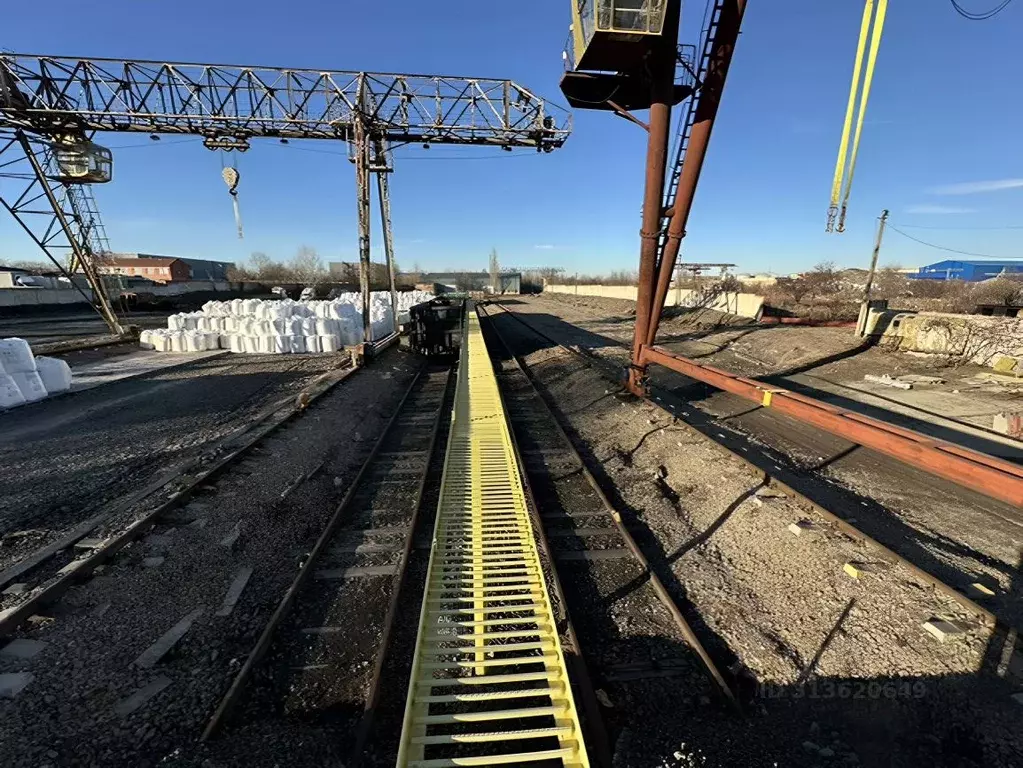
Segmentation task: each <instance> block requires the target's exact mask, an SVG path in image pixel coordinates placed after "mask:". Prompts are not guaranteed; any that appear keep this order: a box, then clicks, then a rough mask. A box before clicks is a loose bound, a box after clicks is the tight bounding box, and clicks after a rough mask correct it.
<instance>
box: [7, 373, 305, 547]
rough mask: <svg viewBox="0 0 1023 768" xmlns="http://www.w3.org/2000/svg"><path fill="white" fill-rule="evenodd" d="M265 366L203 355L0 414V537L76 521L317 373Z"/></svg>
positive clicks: (204, 445) (218, 435)
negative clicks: (181, 365)
mask: <svg viewBox="0 0 1023 768" xmlns="http://www.w3.org/2000/svg"><path fill="white" fill-rule="evenodd" d="M266 365H267V363H266V361H265V360H264V361H256V360H253V361H245V360H236V359H235V358H230V362H227V361H225V360H219V361H210V362H209V363H206V364H201V363H200V364H198V365H196V366H195V367H194V368H186V369H177V370H176V371H173V372H165V373H161V372H154V374H153V375H151V376H147V377H142V378H138V379H132V380H130V381H125V382H123V383H119V382H114V383H111V384H108V385H104V386H102V387H97V388H96V389H91V390H86V391H84V392H82V393H80V394H75V395H70V396H67V397H62V398H57V399H54V400H51V401H44V402H42V403H39V404H37V405H34V406H31V407H28V408H25V409H19V410H15V411H12V412H9V413H6V414H4V415H3V430H2V432H0V499H2V501H0V536H3V535H5V534H7V533H11V532H14V531H18V530H20V529H22V528H25V527H32V526H40V525H41V526H45V527H47V528H60V527H61V526H65V525H71V524H74V523H77V522H80V521H81V520H83V519H85V518H86V517H87V516H88V514H87V513H88V512H89V511H90V510H95V509H96V508H98V507H99V506H101V505H102V504H104V503H106V502H108V501H109V500H111V499H113V498H116V497H117V496H119V495H121V494H123V493H126V492H127V491H129V490H131V489H133V488H135V487H137V486H138V485H139V484H140V483H141V482H144V481H145V480H147V479H149V478H150V477H151V476H152V475H153V474H154V473H156V472H163V471H167V470H168V469H170V468H171V466H172V465H173V463H174V462H176V461H180V460H182V459H184V458H186V457H189V456H191V455H194V454H195V453H196V452H197V451H200V450H202V449H204V448H205V447H207V446H208V445H209V444H210V443H211V442H212V441H215V440H217V439H219V438H221V437H223V436H224V435H225V434H227V433H228V432H230V431H232V430H234V429H236V428H240V427H242V426H245V424H246V423H247V421H248V420H249V419H251V418H252V417H253V416H255V415H256V414H257V413H258V412H260V410H261V409H264V408H266V407H268V406H269V405H270V404H271V403H273V402H275V401H276V400H278V399H280V398H282V397H284V396H286V395H287V394H289V393H293V392H295V391H297V385H298V384H299V383H300V382H302V381H305V380H307V379H308V378H309V377H310V376H312V375H314V374H316V373H318V372H319V371H318V370H314V371H310V370H309V369H308V368H307V367H302V368H292V369H284V370H266ZM261 366H262V368H263V370H260V367H261Z"/></svg>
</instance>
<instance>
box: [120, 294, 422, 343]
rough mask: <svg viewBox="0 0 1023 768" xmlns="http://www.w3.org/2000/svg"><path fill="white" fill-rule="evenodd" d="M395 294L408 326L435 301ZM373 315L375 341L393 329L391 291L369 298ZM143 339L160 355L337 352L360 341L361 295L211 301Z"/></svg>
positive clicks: (400, 316)
mask: <svg viewBox="0 0 1023 768" xmlns="http://www.w3.org/2000/svg"><path fill="white" fill-rule="evenodd" d="M397 296H398V323H399V324H401V323H407V322H408V320H409V308H411V307H413V306H415V305H416V304H421V303H423V302H424V301H428V300H429V299H431V298H433V294H430V293H427V292H425V291H405V292H402V293H399V294H398V295H397ZM369 311H370V326H371V329H372V335H373V339H375V340H376V339H382V338H383V337H385V336H387V335H389V334H390V333H392V332H393V331H394V329H393V328H392V326H391V296H390V293H388V292H386V291H374V292H373V293H372V294H370V309H369ZM140 341H141V343H142V346H143V347H146V348H147V349H155V350H156V351H158V352H203V351H208V350H214V349H229V350H231V351H232V352H250V353H264V354H287V353H292V352H337V351H339V350H340V349H341V348H342V347H344V346H350V345H353V344H358V343H360V342H361V341H362V297H361V296H360V295H359V294H358V293H343V294H341V296H340V297H338V298H337V299H330V300H326V301H316V300H312V301H292V300H291V299H282V300H272V299H271V300H266V299H232V300H231V301H208V302H206V303H205V304H203V306H202V311H200V312H180V313H178V314H176V315H171V316H170V317H168V318H167V328H165V329H164V328H158V329H156V330H152V331H142V334H141V336H140Z"/></svg>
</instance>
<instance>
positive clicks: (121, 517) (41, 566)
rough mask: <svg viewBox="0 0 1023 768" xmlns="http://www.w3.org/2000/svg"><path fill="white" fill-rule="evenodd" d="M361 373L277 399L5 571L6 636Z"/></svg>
mask: <svg viewBox="0 0 1023 768" xmlns="http://www.w3.org/2000/svg"><path fill="white" fill-rule="evenodd" d="M357 370H358V368H355V367H352V366H351V365H350V363H346V365H344V366H342V367H341V368H339V369H337V370H335V371H331V372H329V373H327V374H325V375H322V376H320V377H318V378H317V379H316V380H314V381H313V382H312V383H311V384H310V385H309V386H307V387H306V388H305V389H303V390H302V392H301V393H299V394H298V395H297V396H292V395H289V396H287V397H285V398H281V399H279V400H278V401H276V402H275V403H273V404H272V405H271V406H269V407H268V408H265V409H264V410H263V411H262V412H260V413H259V415H258V416H257V417H256V418H255V419H253V420H252V421H251V422H250V423H249V424H247V425H246V426H245V427H243V428H242V429H240V430H238V431H236V432H234V433H233V434H230V435H228V436H227V437H225V438H224V439H222V440H220V441H218V442H217V443H216V444H215V445H213V446H211V447H210V448H208V449H206V450H204V451H203V452H202V454H200V455H199V456H197V457H195V458H193V459H191V460H189V461H187V462H186V463H184V464H183V465H180V466H177V467H175V468H173V469H172V470H170V471H169V472H166V473H162V474H160V475H158V476H157V477H156V478H154V479H153V480H151V481H150V482H148V483H146V484H145V485H143V486H142V487H141V488H139V489H137V490H136V491H134V492H132V493H130V494H127V495H125V496H122V497H121V498H119V499H117V500H115V501H114V502H112V503H110V504H107V505H104V506H103V507H102V508H101V509H100V510H98V511H97V512H96V513H95V514H93V515H91V516H90V517H89V518H87V519H86V520H84V521H83V522H81V523H79V524H78V525H76V526H74V527H73V528H72V529H71V530H70V531H68V532H66V533H64V534H63V535H61V536H60V537H59V538H57V539H56V540H55V541H52V542H50V543H48V544H46V545H44V546H43V547H40V548H38V549H36V550H35V551H33V552H31V553H30V554H28V555H27V556H25V557H23V558H22V559H20V560H19V561H17V562H16V563H13V564H11V565H10V566H8V567H7V568H6V569H4V570H3V571H2V572H0V589H4V590H5V592H4V595H5V597H4V602H3V610H0V637H3V636H5V635H9V634H11V633H12V632H14V631H16V630H17V628H18V626H19V625H20V624H21V623H22V622H24V621H25V619H27V618H28V617H29V616H31V615H32V614H34V613H36V612H38V611H39V610H41V609H42V608H44V607H45V606H47V605H49V604H51V603H53V602H54V601H56V600H58V599H59V598H60V597H61V596H62V595H64V594H65V593H66V592H67V591H68V589H70V588H71V587H72V586H73V585H74V584H76V583H77V582H80V581H81V580H82V579H84V578H87V577H88V576H90V575H91V574H93V573H94V572H95V571H96V569H97V568H99V567H101V566H102V565H103V564H104V563H106V562H107V561H109V560H110V559H111V558H112V557H114V556H115V555H117V553H118V552H120V551H121V550H122V549H124V548H125V547H126V546H128V545H129V544H131V543H132V542H134V541H136V540H138V539H139V538H141V537H143V536H145V535H149V534H155V535H160V534H161V533H164V532H166V531H167V530H169V529H172V528H173V527H175V525H177V524H178V523H177V522H176V521H175V520H174V519H173V514H174V512H175V510H177V509H179V508H180V507H182V506H184V505H185V504H187V503H188V502H189V500H191V499H192V498H193V497H194V496H195V495H196V494H198V493H200V491H201V490H202V489H204V488H208V487H209V484H210V483H213V482H214V481H216V479H217V478H218V477H219V476H220V475H221V474H222V473H224V472H225V471H227V470H229V469H232V468H234V467H236V466H237V465H238V464H239V463H240V462H242V461H243V460H244V459H245V457H246V456H247V455H248V454H249V453H250V452H252V451H253V450H255V449H257V448H258V446H259V445H260V444H261V443H262V442H263V441H265V440H266V439H267V438H268V437H270V436H271V435H274V434H275V433H276V432H277V431H278V430H280V429H281V428H283V427H286V426H287V425H288V424H289V423H290V422H291V421H292V420H293V419H294V418H295V417H296V416H298V415H300V414H301V413H303V412H304V411H305V409H306V408H307V407H308V406H309V405H311V404H312V403H314V402H316V401H317V400H318V399H319V398H320V397H322V396H323V395H325V394H327V393H328V392H330V391H331V390H332V389H333V388H334V387H335V386H336V385H337V384H339V383H341V382H342V381H344V380H345V379H346V378H348V377H349V376H350V375H352V374H353V373H355V372H356V371H357ZM304 479H308V478H297V479H296V483H298V482H301V481H302V480H304Z"/></svg>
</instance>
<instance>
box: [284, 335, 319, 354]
mask: <svg viewBox="0 0 1023 768" xmlns="http://www.w3.org/2000/svg"><path fill="white" fill-rule="evenodd" d="M284 338H286V339H287V340H288V341H289V342H290V344H291V350H290V351H291V352H293V353H301V352H305V351H306V345H305V336H285V337H284ZM310 338H316V337H315V336H312V337H310Z"/></svg>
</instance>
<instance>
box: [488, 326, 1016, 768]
mask: <svg viewBox="0 0 1023 768" xmlns="http://www.w3.org/2000/svg"><path fill="white" fill-rule="evenodd" d="M493 321H494V322H495V324H498V323H500V325H499V329H500V330H501V332H502V334H503V335H505V336H506V340H507V341H508V343H510V344H513V346H514V348H515V351H516V352H517V353H518V354H520V355H525V354H527V353H528V350H530V349H533V350H536V349H543V348H546V347H547V346H549V345H550V343H549V342H546V341H545V340H543V339H540V338H539V337H537V336H535V335H534V334H530V333H528V332H524V330H523V328H522V326H521V325H520V324H519V323H518V322H517V321H515V320H513V319H510V318H507V317H506V316H501V315H495V316H494V317H493ZM544 330H545V331H546V328H545V329H544ZM583 333H585V332H583ZM577 338H579V331H578V329H575V330H574V331H573V332H572V336H571V337H569V338H567V339H566V342H568V343H572V342H574V341H575V339H577ZM536 370H537V371H539V370H540V368H537V369H536ZM556 370H557V369H556V368H552V369H551V371H556ZM568 375H571V372H570V371H568V370H567V369H566V370H564V371H563V372H560V373H552V372H550V371H548V372H547V373H546V374H545V376H553V377H556V378H560V377H564V376H568ZM658 397H660V398H661V400H662V405H665V406H666V407H668V408H669V409H671V410H673V411H674V412H676V414H678V415H679V416H680V417H681V418H684V419H685V420H686V421H687V422H688V423H689V424H690V425H691V426H693V427H694V428H695V429H697V430H698V431H700V432H702V433H704V434H707V435H708V436H710V437H712V439H714V440H715V442H719V443H722V444H724V445H726V446H727V447H729V448H731V449H732V450H733V451H736V452H737V453H739V454H740V455H742V456H744V457H745V458H747V459H748V460H749V461H750V462H751V463H753V464H754V465H755V466H756V467H758V468H760V469H762V470H763V471H764V472H765V473H766V475H768V476H773V477H777V478H778V479H780V480H782V481H783V482H785V483H787V484H788V485H790V486H792V487H794V488H796V489H797V490H798V491H800V492H801V493H804V494H806V495H807V496H809V497H810V498H813V499H816V500H819V502H820V503H821V504H822V505H823V506H825V507H827V508H828V509H830V510H832V511H833V512H835V513H836V514H839V515H841V516H843V517H846V518H848V519H850V520H852V519H855V522H856V525H857V526H858V527H859V528H860V529H861V530H863V531H864V532H866V533H867V534H869V535H872V536H874V537H875V538H877V539H879V540H881V541H883V542H885V543H886V544H887V545H888V546H891V547H892V548H893V549H895V550H897V551H898V552H899V553H900V554H902V555H903V556H905V557H907V559H909V560H910V561H911V562H914V563H915V564H917V565H918V566H920V567H921V568H923V569H924V570H926V571H928V572H930V573H932V574H934V575H935V576H937V577H939V578H941V579H942V580H944V581H946V582H947V583H950V584H952V585H953V586H957V587H961V588H965V587H966V586H967V585H969V584H970V583H971V582H973V581H977V580H978V578H979V577H980V574H977V573H965V572H961V571H959V570H957V569H956V568H955V567H953V566H952V565H950V564H949V562H948V559H951V558H958V557H969V558H973V559H974V560H976V561H977V562H982V563H984V564H986V565H987V566H988V567H990V568H993V569H995V570H996V571H998V572H999V573H1001V574H1002V575H1003V577H1004V581H1003V584H1007V585H1008V588H1007V589H1006V590H1005V591H1004V592H1002V593H1001V594H1000V595H999V597H998V598H997V600H996V605H993V606H991V608H992V610H994V611H995V612H996V613H1002V614H1003V615H1004V616H1005V619H1006V622H1007V623H1009V624H1012V623H1018V618H1019V617H1018V616H1016V615H1015V613H1016V611H1014V610H1013V606H1018V605H1019V604H1020V599H1021V598H1023V551H1021V552H1020V560H1019V562H1017V563H1011V564H1010V563H1005V562H1001V561H996V560H993V559H992V558H989V557H986V556H985V555H983V553H979V552H975V551H973V550H971V549H969V548H968V547H966V546H964V545H963V544H961V543H959V542H955V541H952V540H950V539H948V538H946V537H944V536H941V535H940V534H930V533H927V532H922V531H919V530H916V529H913V528H910V527H909V526H908V525H906V524H904V523H902V522H901V521H900V520H899V519H898V518H897V517H895V516H893V515H892V514H891V513H890V512H889V511H888V510H887V509H886V508H885V507H883V506H882V505H880V504H878V503H877V502H875V501H873V500H872V499H870V498H868V497H865V496H862V495H859V494H857V493H854V492H852V491H850V490H848V489H845V488H841V487H839V486H837V485H836V484H834V483H832V482H830V481H829V480H827V479H825V478H822V477H819V476H816V475H814V474H812V473H807V472H805V471H803V470H800V469H798V468H795V467H791V466H787V462H786V460H785V458H784V457H783V456H781V455H780V454H777V453H775V452H773V451H771V450H770V449H765V448H764V447H763V446H761V445H756V444H754V443H753V442H751V441H750V440H749V439H748V438H747V437H746V436H745V435H743V434H741V433H738V432H733V431H732V430H730V429H727V428H723V427H722V426H721V424H720V423H717V422H716V421H715V420H714V419H713V418H712V417H710V416H709V415H707V414H705V413H702V412H701V411H698V410H697V409H694V408H691V407H689V405H688V403H685V402H683V401H682V400H680V399H678V398H677V397H675V396H673V395H669V394H668V393H666V392H658ZM565 426H566V427H567V426H569V425H567V424H566V425H565ZM722 429H725V430H727V431H725V432H723V431H722ZM569 432H570V434H571V435H572V437H573V439H574V440H575V441H576V444H577V447H579V448H580V449H581V452H582V453H583V455H584V458H585V459H586V461H587V464H588V465H589V468H590V470H591V472H593V474H594V475H595V477H596V478H597V480H598V482H599V483H600V484H601V486H602V487H603V488H604V490H605V493H607V495H608V496H609V498H610V499H611V501H612V504H614V505H615V506H616V507H617V508H618V509H619V510H620V511H621V513H622V516H623V518H624V519H625V520H627V521H628V523H629V525H630V528H631V529H632V530H634V531H635V535H636V538H637V540H638V541H639V543H640V545H641V546H642V547H643V549H644V552H645V553H646V555H647V557H648V558H649V560H650V562H651V566H652V567H653V568H654V569H655V571H656V572H657V573H658V575H659V576H660V577H661V578H662V580H663V581H664V583H665V586H666V587H667V588H668V589H669V591H671V593H672V594H673V595H676V596H678V597H679V598H680V599H681V600H683V601H684V600H685V588H684V586H683V585H682V584H680V583H679V582H678V580H677V579H675V578H674V576H673V574H672V571H671V568H670V563H671V562H672V561H674V560H676V559H677V558H678V557H679V556H681V551H680V552H676V553H674V554H670V555H669V554H667V553H665V552H664V549H663V546H662V545H661V544H660V542H659V541H658V540H657V539H656V537H654V536H653V535H652V534H651V533H650V531H649V529H647V528H646V527H645V526H644V525H643V523H642V520H641V519H640V515H639V514H638V511H637V510H634V509H632V508H630V507H629V505H627V504H626V503H625V502H624V501H623V499H622V498H621V496H620V494H618V492H617V490H616V486H615V483H614V482H613V480H612V479H611V478H610V477H609V476H608V475H607V474H606V472H605V471H604V469H603V467H602V465H601V463H600V461H599V459H597V457H596V456H595V455H593V454H592V453H591V452H590V451H589V450H588V446H587V444H586V443H585V441H583V440H581V439H580V438H579V435H578V434H575V433H573V432H572V431H571V429H569ZM916 482H923V483H928V482H930V483H931V484H932V485H933V484H934V481H933V478H929V477H927V476H922V477H921V478H918V479H916ZM755 491H756V488H755V487H754V488H753V489H751V492H755ZM747 496H748V494H744V495H743V496H740V498H739V499H736V500H735V501H733V503H731V504H729V505H728V507H727V508H726V509H725V510H724V511H723V512H722V515H721V517H720V518H719V519H718V520H717V521H716V522H715V523H714V524H712V525H711V526H710V529H709V530H707V531H704V532H703V533H701V534H700V535H699V536H698V537H697V539H699V540H701V541H706V540H707V539H708V538H709V537H710V536H712V535H713V533H714V530H716V529H717V528H718V527H720V524H722V523H723V522H724V521H725V520H727V518H728V516H729V514H730V512H729V510H734V508H735V507H736V506H737V505H738V504H739V503H741V502H742V501H743V500H744V498H746V497H747ZM978 501H980V500H978ZM694 541H695V540H694ZM698 543H699V542H695V545H698ZM693 544H694V542H690V543H687V544H686V545H684V546H683V548H682V550H688V549H691V548H692V546H691V545H693ZM639 585H640V580H638V579H637V580H636V581H635V582H634V583H632V584H630V585H629V587H628V589H635V588H637V587H638V586H639ZM918 586H919V587H920V588H921V589H925V590H926V589H929V587H928V586H927V585H925V584H923V583H920V584H919V585H918ZM625 591H627V590H626V589H623V590H619V592H618V593H615V594H614V595H613V597H614V598H615V599H620V598H621V597H622V594H623V593H624V592H625ZM609 597H612V596H609ZM613 605H614V602H613V600H609V601H607V602H604V603H599V602H598V603H595V604H593V606H592V610H605V611H610V610H612V606H613ZM686 618H687V620H689V621H690V623H691V624H692V625H693V628H694V630H695V631H696V633H697V636H698V637H700V638H701V640H703V641H704V643H705V645H706V646H707V648H708V650H709V651H710V652H711V654H712V655H713V656H714V657H715V659H716V660H718V662H719V665H721V666H730V667H731V668H732V669H733V670H735V671H736V672H737V674H736V675H735V676H734V678H733V679H734V682H735V683H736V686H737V687H738V689H739V692H740V694H742V698H743V703H744V705H745V709H746V717H745V718H743V719H738V720H737V719H733V718H731V717H728V716H727V715H726V714H725V713H724V712H722V711H719V710H717V709H715V708H705V709H703V710H702V711H697V712H691V711H688V710H687V711H685V712H680V713H678V714H677V716H675V717H666V716H663V715H662V716H661V717H657V718H652V719H651V722H656V724H657V725H656V727H651V728H647V729H644V731H643V732H642V733H639V734H637V733H634V732H632V731H631V730H628V729H626V730H624V731H622V732H621V733H620V737H619V739H618V742H617V745H616V754H615V765H616V766H619V765H620V766H632V765H653V764H658V765H660V764H661V763H660V762H657V763H655V762H652V759H660V760H666V761H667V762H666V763H665V764H667V765H671V766H673V767H674V766H681V765H704V764H706V765H743V766H776V765H786V766H807V767H810V766H824V765H840V766H858V765H864V766H900V767H901V766H905V767H906V768H909V767H910V766H917V765H930V766H942V767H946V766H947V767H948V768H953V767H956V768H960V767H963V768H981V766H1018V765H1019V764H1020V760H1021V759H1023V744H1021V738H1020V729H1019V718H1020V711H1021V710H1020V706H1019V704H1018V703H1016V702H1015V701H1014V700H1013V699H1012V698H1011V697H1012V696H1013V694H1015V695H1017V696H1019V694H1018V691H1019V690H1020V685H1021V683H1023V656H1021V654H1020V650H1018V648H1019V641H1018V639H1017V637H1016V633H1015V632H1010V633H1009V634H1008V636H1006V635H1005V634H1004V633H1001V632H998V633H995V634H994V635H993V636H992V639H991V641H990V642H989V643H988V644H987V646H986V648H985V652H984V656H983V660H982V662H981V663H980V664H979V666H978V668H977V669H976V671H975V672H974V673H972V674H948V675H933V676H931V675H924V676H913V675H900V674H897V673H896V674H892V675H885V676H877V677H869V678H855V677H842V676H822V675H820V674H819V673H818V672H817V668H818V665H819V664H820V663H821V662H822V660H824V659H830V660H831V662H832V664H831V666H832V668H834V666H836V661H837V665H838V666H840V665H841V661H840V654H841V641H842V640H843V639H845V638H850V637H853V636H856V635H857V634H858V633H859V632H860V631H862V630H861V628H860V626H859V621H858V620H857V618H856V612H855V606H854V605H853V604H851V603H847V604H846V605H845V606H844V607H843V608H841V609H840V610H838V611H836V613H835V616H834V619H833V621H832V623H831V627H830V629H829V630H828V632H826V633H825V634H823V635H822V636H821V638H820V644H819V646H818V647H817V650H816V652H815V653H814V655H813V657H812V658H811V659H809V660H804V659H800V658H798V656H797V657H796V658H795V663H796V665H797V668H799V670H800V674H799V678H798V680H797V681H796V682H795V683H791V684H789V683H775V682H773V681H771V680H756V679H753V677H752V675H751V673H749V672H748V671H746V670H745V669H744V668H743V667H742V666H741V665H739V664H735V665H734V666H732V662H735V661H736V660H737V657H736V655H735V651H733V649H731V648H730V647H729V646H728V644H727V642H726V641H725V640H724V639H723V638H721V637H720V636H718V635H716V634H715V633H713V632H712V631H711V630H710V629H709V628H708V627H707V626H706V624H705V623H703V622H702V621H701V619H700V616H699V614H698V612H697V611H696V610H695V608H693V607H692V606H689V607H688V610H687V611H686ZM593 620H594V621H605V622H606V621H607V620H608V619H607V617H603V618H601V617H597V618H596V619H593ZM921 633H922V630H921ZM900 641H901V642H902V643H904V644H910V643H912V644H913V645H919V647H920V652H921V653H927V645H928V644H929V643H936V642H938V641H937V640H935V639H932V638H931V637H929V636H928V635H926V634H922V637H920V638H902V639H901V640H900ZM957 642H958V643H962V642H964V640H963V638H962V637H956V636H952V637H951V638H949V639H948V640H947V641H946V643H947V644H951V643H957ZM738 650H739V652H740V653H742V652H743V650H749V649H738ZM878 651H879V653H883V652H884V651H883V648H882V647H879V649H878ZM836 655H839V659H838V660H836V659H835V656H836ZM1020 703H1023V702H1020ZM669 726H670V727H671V730H670V731H669V732H664V730H663V729H664V728H665V727H669ZM680 742H683V743H684V748H683V749H682V752H683V753H685V754H691V753H692V752H699V753H702V755H703V756H704V757H705V758H707V759H708V761H709V762H707V763H703V762H683V761H682V759H681V758H676V760H678V761H679V762H675V763H672V762H671V758H670V757H669V756H670V755H671V754H672V750H673V749H678V748H679V747H678V745H679V743H680ZM651 750H653V755H652V754H651ZM658 752H659V754H660V755H663V757H657V755H658Z"/></svg>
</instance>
